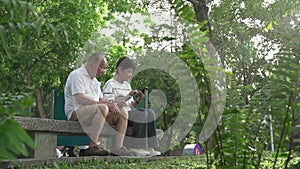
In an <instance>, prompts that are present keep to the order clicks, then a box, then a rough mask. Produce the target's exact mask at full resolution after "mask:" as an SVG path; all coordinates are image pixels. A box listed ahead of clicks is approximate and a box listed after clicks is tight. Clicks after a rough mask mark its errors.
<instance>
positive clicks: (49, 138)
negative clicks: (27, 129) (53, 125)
mask: <svg viewBox="0 0 300 169" xmlns="http://www.w3.org/2000/svg"><path fill="white" fill-rule="evenodd" d="M56 140H57V135H56V134H53V133H42V132H35V133H34V142H35V150H34V155H33V157H34V158H49V157H56V145H57V143H56Z"/></svg>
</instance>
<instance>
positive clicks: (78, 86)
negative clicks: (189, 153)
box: [64, 53, 161, 156]
mask: <svg viewBox="0 0 300 169" xmlns="http://www.w3.org/2000/svg"><path fill="white" fill-rule="evenodd" d="M106 66H107V60H106V58H105V55H104V54H102V53H93V54H91V55H90V56H89V58H88V60H87V62H86V63H85V64H84V65H82V66H81V67H80V68H78V69H76V70H74V71H72V72H71V73H70V74H69V76H68V79H67V82H66V85H65V90H64V94H65V114H66V116H67V118H68V120H71V121H79V122H80V124H81V126H82V127H83V129H84V130H85V132H86V133H87V135H88V136H89V138H90V143H89V145H88V148H87V149H85V150H84V151H82V152H83V153H82V154H81V155H83V156H105V155H119V156H156V155H160V154H161V153H160V152H159V151H156V150H155V149H154V148H156V147H158V141H157V137H156V128H155V117H154V116H155V113H154V112H153V111H152V110H151V109H135V107H136V106H137V105H138V103H139V102H140V101H141V99H142V98H143V97H144V94H143V92H141V91H138V90H132V89H131V85H130V84H129V82H128V80H129V79H131V78H132V75H133V73H134V71H135V68H136V65H135V63H134V62H133V61H132V60H131V59H129V58H127V57H122V58H120V59H119V60H118V62H117V66H116V74H115V76H114V77H113V78H111V79H110V80H108V81H107V82H106V83H105V85H104V88H103V93H111V94H113V95H114V98H116V99H114V100H113V101H111V100H107V99H105V98H103V93H102V91H101V88H100V82H99V81H98V80H97V77H99V76H101V75H103V74H104V73H105V69H106ZM133 95H136V96H137V98H136V100H134V99H133V97H132V96H133ZM123 98H124V99H123ZM125 98H128V99H125ZM105 122H107V123H108V124H109V125H115V126H116V128H115V130H116V132H115V133H116V134H115V141H114V145H113V148H112V149H111V150H105V149H104V148H103V147H101V144H99V136H100V134H101V131H102V129H103V127H104V123H105ZM128 125H130V126H132V129H133V130H132V132H131V134H130V135H127V137H126V138H125V134H126V130H127V126H128ZM123 143H124V144H126V145H124V144H123Z"/></svg>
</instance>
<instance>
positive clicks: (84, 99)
mask: <svg viewBox="0 0 300 169" xmlns="http://www.w3.org/2000/svg"><path fill="white" fill-rule="evenodd" d="M74 96H75V97H76V99H77V102H78V104H83V105H92V104H98V103H99V102H97V101H95V100H92V99H90V98H88V97H86V96H85V95H84V94H83V93H77V94H75V95H74Z"/></svg>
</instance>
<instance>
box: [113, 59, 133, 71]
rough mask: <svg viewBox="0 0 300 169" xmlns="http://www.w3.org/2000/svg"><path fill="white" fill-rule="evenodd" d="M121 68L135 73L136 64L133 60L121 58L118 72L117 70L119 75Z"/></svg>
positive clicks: (118, 63)
mask: <svg viewBox="0 0 300 169" xmlns="http://www.w3.org/2000/svg"><path fill="white" fill-rule="evenodd" d="M119 67H121V68H122V69H123V70H125V69H129V68H131V69H133V71H135V67H136V65H135V63H134V61H133V60H131V59H129V58H128V57H121V58H120V59H119V60H118V62H117V66H116V70H117V74H118V73H119V70H118V68H119Z"/></svg>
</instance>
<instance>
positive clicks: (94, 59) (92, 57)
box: [87, 52, 104, 63]
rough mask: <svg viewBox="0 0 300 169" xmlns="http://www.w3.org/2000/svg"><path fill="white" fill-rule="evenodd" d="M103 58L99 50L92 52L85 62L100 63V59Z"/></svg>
mask: <svg viewBox="0 0 300 169" xmlns="http://www.w3.org/2000/svg"><path fill="white" fill-rule="evenodd" d="M103 58H104V54H103V53H101V52H95V53H92V54H91V55H90V57H89V59H88V61H87V62H90V63H91V62H92V63H100V61H101V60H102V59H103Z"/></svg>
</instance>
